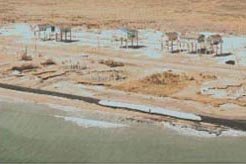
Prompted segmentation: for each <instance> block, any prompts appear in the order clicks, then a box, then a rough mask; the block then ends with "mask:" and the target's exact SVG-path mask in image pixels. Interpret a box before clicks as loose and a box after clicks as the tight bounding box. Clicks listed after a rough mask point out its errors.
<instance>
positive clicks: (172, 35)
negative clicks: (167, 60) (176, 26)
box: [166, 32, 179, 52]
mask: <svg viewBox="0 0 246 164" xmlns="http://www.w3.org/2000/svg"><path fill="white" fill-rule="evenodd" d="M166 37H167V38H166V43H167V49H168V51H169V52H174V43H175V42H178V38H179V36H178V33H177V32H167V33H166ZM170 48H171V50H170Z"/></svg>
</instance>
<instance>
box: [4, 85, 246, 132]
mask: <svg viewBox="0 0 246 164" xmlns="http://www.w3.org/2000/svg"><path fill="white" fill-rule="evenodd" d="M0 87H1V90H3V91H6V92H5V94H3V95H1V96H2V97H3V98H6V96H7V99H12V100H16V101H17V102H21V101H23V102H25V101H26V102H28V101H33V100H32V98H31V97H30V96H31V95H32V96H34V97H36V96H39V95H40V94H41V96H42V97H45V98H48V99H55V102H56V104H58V102H59V97H61V98H62V99H65V100H66V101H68V102H69V101H72V100H79V104H81V103H82V104H83V103H88V105H89V106H90V105H91V104H94V105H96V106H95V107H96V108H97V109H96V110H98V108H101V107H103V106H104V105H103V106H102V104H100V102H99V100H96V99H93V98H88V97H82V96H77V97H76V96H75V95H69V94H62V93H55V92H48V91H40V90H35V89H30V88H29V89H28V88H25V87H19V86H12V85H4V84H0ZM4 88H5V89H4ZM10 90H12V91H10ZM9 92H10V93H11V92H14V93H15V94H17V95H19V94H27V97H28V98H27V97H26V98H27V99H26V98H25V99H22V98H17V99H16V98H15V97H12V96H11V97H9V96H8V95H9ZM30 94H31V95H30ZM64 95H65V96H64ZM50 96H51V97H50ZM57 98H58V100H57ZM48 99H47V100H48ZM47 102H48V101H42V100H41V101H39V102H38V103H39V104H40V103H41V104H47ZM48 105H49V103H48ZM59 105H60V104H59ZM94 105H93V106H94ZM71 107H73V105H72V106H71ZM87 107H88V106H87ZM106 107H107V105H106ZM113 108H115V107H113ZM109 109H110V108H109ZM111 109H112V108H111ZM117 109H121V110H120V111H118V112H120V113H121V112H122V110H127V111H133V113H138V114H139V115H140V117H143V118H145V115H146V116H148V117H147V118H148V119H151V120H155V121H163V120H169V119H170V116H165V115H162V114H157V113H154V114H150V113H149V112H148V111H147V112H145V111H141V110H137V109H134V108H128V107H126V106H122V107H120V106H118V107H117ZM123 113H125V112H123ZM131 113H132V112H130V113H129V115H131ZM141 113H143V115H142V114H141ZM125 114H128V112H126V113H125ZM131 116H132V115H131ZM58 117H60V116H58ZM158 117H159V119H157V118H158ZM172 117H173V116H171V118H172ZM200 117H201V120H200V121H194V120H187V119H186V118H185V117H184V118H183V120H184V121H185V120H187V121H188V122H186V124H187V125H192V124H194V125H195V127H196V128H195V129H196V130H197V131H207V132H208V133H211V134H215V135H216V136H220V135H221V134H223V131H225V129H227V128H233V129H235V130H240V131H246V121H244V120H228V119H222V118H213V117H208V116H200ZM67 119H70V118H67ZM75 120H76V119H75ZM171 120H172V119H171ZM175 120H176V119H175ZM176 121H177V122H179V121H182V118H180V117H179V119H177V120H176ZM189 122H190V123H189ZM204 123H209V124H211V125H212V126H215V127H217V128H215V130H211V129H210V128H211V125H209V126H207V128H206V126H201V124H204ZM93 124H94V122H93ZM95 124H96V122H95ZM105 126H107V125H105ZM108 126H113V125H110V124H109V125H108ZM201 128H202V129H203V130H201ZM224 128H225V129H224ZM219 129H221V130H219Z"/></svg>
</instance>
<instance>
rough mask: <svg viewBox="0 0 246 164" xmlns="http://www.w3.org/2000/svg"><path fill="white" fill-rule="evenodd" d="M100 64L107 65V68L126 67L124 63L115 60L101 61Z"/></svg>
mask: <svg viewBox="0 0 246 164" xmlns="http://www.w3.org/2000/svg"><path fill="white" fill-rule="evenodd" d="M99 63H100V64H104V65H107V66H109V67H111V68H112V67H123V66H124V63H122V62H116V61H113V60H101V61H100V62H99Z"/></svg>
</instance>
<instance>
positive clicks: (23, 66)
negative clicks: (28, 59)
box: [11, 64, 38, 72]
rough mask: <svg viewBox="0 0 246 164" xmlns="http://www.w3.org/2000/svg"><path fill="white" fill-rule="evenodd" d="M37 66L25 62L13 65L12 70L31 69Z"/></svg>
mask: <svg viewBox="0 0 246 164" xmlns="http://www.w3.org/2000/svg"><path fill="white" fill-rule="evenodd" d="M37 68H38V66H35V65H33V64H23V65H21V66H14V67H12V69H11V70H13V71H14V70H16V71H20V72H22V71H25V70H31V69H37Z"/></svg>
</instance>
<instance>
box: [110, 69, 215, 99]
mask: <svg viewBox="0 0 246 164" xmlns="http://www.w3.org/2000/svg"><path fill="white" fill-rule="evenodd" d="M216 78H217V77H216V76H215V75H209V74H205V73H200V74H194V75H188V74H185V73H182V74H177V73H173V72H171V71H170V72H163V73H157V74H153V75H150V76H147V77H145V78H143V79H141V80H138V81H130V82H127V83H123V84H121V85H119V86H116V87H115V88H117V89H120V90H124V91H127V92H137V93H144V94H151V95H157V96H170V95H172V94H174V93H176V92H178V91H181V90H182V89H184V88H185V87H188V86H199V85H200V83H201V82H203V81H207V80H214V79H216Z"/></svg>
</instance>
